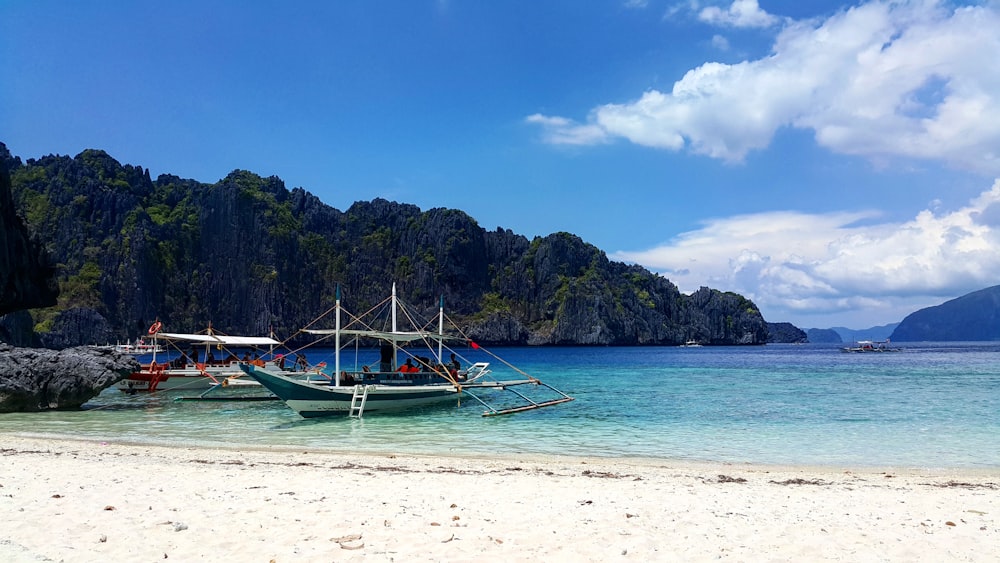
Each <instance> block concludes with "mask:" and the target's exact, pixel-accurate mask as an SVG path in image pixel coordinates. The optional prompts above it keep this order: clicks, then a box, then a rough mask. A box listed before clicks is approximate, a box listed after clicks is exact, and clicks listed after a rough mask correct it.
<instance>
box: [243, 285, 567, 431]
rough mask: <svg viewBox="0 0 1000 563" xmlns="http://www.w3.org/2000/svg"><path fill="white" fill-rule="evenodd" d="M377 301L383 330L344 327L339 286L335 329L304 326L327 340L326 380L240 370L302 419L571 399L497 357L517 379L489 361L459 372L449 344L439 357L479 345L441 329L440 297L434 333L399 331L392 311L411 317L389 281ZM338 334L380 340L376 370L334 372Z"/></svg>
mask: <svg viewBox="0 0 1000 563" xmlns="http://www.w3.org/2000/svg"><path fill="white" fill-rule="evenodd" d="M383 304H384V305H385V304H387V306H388V310H389V312H390V314H391V325H390V326H391V328H390V329H389V330H375V329H373V328H372V324H374V323H371V324H369V323H367V322H366V321H364V320H363V319H360V318H358V317H353V316H351V320H350V322H349V323H348V325H347V326H345V327H342V326H341V312H342V309H341V304H340V289H339V287H338V289H337V299H336V307H335V312H336V321H335V327H334V328H333V329H304V330H303V332H305V333H308V334H313V335H321V336H323V337H324V338H327V337H330V336H332V337H333V338H334V350H335V351H334V366H333V372H332V373H330V374H329V375H330V381H329V382H316V381H306V380H302V379H297V378H294V377H290V376H288V375H286V374H282V373H279V372H276V371H274V370H273V369H271V368H269V367H267V366H257V365H252V364H249V365H248V364H241V365H240V369H242V370H243V371H244V372H246V373H247V375H249V376H250V377H252V378H253V379H255V380H257V381H259V382H260V384H261V385H263V386H264V387H265V388H267V389H268V390H269V391H270V392H271V393H274V394H275V395H276V396H278V398H280V399H281V400H282V401H284V402H285V404H286V405H288V407H289V408H291V409H292V410H294V411H295V412H297V413H298V414H299V415H301V416H302V417H305V418H315V417H323V416H331V415H336V414H349V415H351V416H357V417H361V416H362V415H363V414H364V413H365V412H370V411H385V410H401V409H406V408H410V407H415V406H419V405H429V404H435V403H443V402H447V401H455V400H456V399H457V398H458V397H459V396H460V395H461V396H468V397H471V398H473V399H474V400H477V401H479V402H480V403H482V404H483V405H484V406H485V407H486V408H487V411H486V412H484V416H493V415H499V414H508V413H512V412H520V411H524V410H531V409H536V408H541V407H546V406H551V405H556V404H559V403H564V402H567V401H571V400H573V398H572V397H570V396H569V395H566V394H565V393H563V392H561V391H559V390H557V389H555V388H553V387H551V386H549V385H546V384H544V383H542V382H541V381H539V380H538V379H536V378H534V377H531V376H529V375H527V374H526V373H524V372H522V371H520V370H517V368H513V366H510V365H509V364H506V362H504V363H505V364H506V365H508V366H509V367H511V368H513V370H514V371H516V372H517V373H518V374H520V376H519V377H511V378H508V379H505V380H498V379H496V378H495V376H494V375H493V371H492V370H491V369H490V363H489V362H475V363H474V364H473V365H472V366H471V367H470V368H469V369H467V370H461V369H460V368H459V366H460V364H459V362H458V360H457V359H456V358H455V352H454V350H453V349H452V348H450V347H448V348H447V349H448V350H449V351H451V358H452V359H451V360H449V361H446V360H445V359H444V350H445V348H446V343H447V345H450V344H456V343H457V344H461V345H466V344H468V345H469V346H470V347H471V348H472V349H475V350H481V347H480V346H478V345H477V344H475V343H473V342H471V341H469V340H468V339H467V338H464V337H461V336H451V335H447V334H445V333H444V319H445V316H444V305H443V299H442V304H441V306H440V308H439V312H438V331H437V332H431V331H427V330H423V329H421V328H415V329H413V330H406V331H403V330H399V329H398V325H397V313H396V312H397V308H399V309H402V310H403V312H404V315H406V317H407V318H408V319H411V316H410V314H409V313H408V312H407V311H406V310H405V308H403V307H402V306H401V305H400V302H399V300H398V299H397V297H396V286H395V285H393V288H392V295H391V297H390V298H389V299H388V300H387V301H386V302H383ZM424 326H427V325H424ZM345 336H346V337H349V338H352V339H354V340H355V342H357V341H359V340H364V341H377V342H379V343H380V355H379V361H378V362H377V365H376V366H374V367H375V369H372V367H371V366H368V365H363V366H362V368H361V370H360V371H358V370H354V371H348V370H342V369H341V361H340V354H341V339H342V337H345ZM421 344H422V345H424V346H425V347H426V350H427V351H426V354H427V355H426V356H425V355H421V354H418V353H416V352H415V351H414V348H415V347H416V345H421ZM435 347H436V348H435ZM400 354H402V355H404V356H406V360H405V362H404V363H400V362H399V355H400ZM493 357H496V356H493ZM501 362H502V360H501ZM522 385H530V386H532V387H534V388H536V389H539V390H541V391H542V393H543V395H544V396H543V397H537V396H536V397H532V396H530V394H529V393H527V392H521V391H518V390H517V389H515V388H518V386H522ZM474 390H504V391H510V392H511V393H513V394H514V395H515V396H516V397H517V398H518V399H519V400H520V402H519V404H516V405H514V406H510V405H509V404H505V405H504V406H501V407H499V408H498V407H496V406H493V405H491V404H490V403H489V402H487V401H486V400H485V399H484V398H483V397H481V396H479V395H477V394H475V393H473V392H472V391H474Z"/></svg>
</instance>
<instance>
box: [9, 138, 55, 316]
mask: <svg viewBox="0 0 1000 563" xmlns="http://www.w3.org/2000/svg"><path fill="white" fill-rule="evenodd" d="M11 160H12V159H11V156H10V153H9V152H8V151H7V147H6V146H5V145H4V144H3V143H0V315H5V314H7V313H10V312H13V311H17V310H20V309H29V308H33V307H48V306H51V305H55V304H56V297H57V296H58V295H59V289H58V287H57V286H56V284H55V281H54V278H53V273H54V271H55V270H54V268H53V267H52V266H51V265H50V264H49V262H48V259H47V258H46V255H45V254H44V252H43V249H42V248H43V247H42V246H41V245H40V244H38V242H37V241H35V240H33V239H32V238H31V237H30V236H29V235H28V230H27V228H25V226H24V223H23V222H22V221H21V218H20V217H18V216H17V214H16V213H15V211H14V209H15V207H14V200H13V197H12V194H11V182H10V174H9V172H8V170H7V163H8V161H11ZM15 162H16V161H15Z"/></svg>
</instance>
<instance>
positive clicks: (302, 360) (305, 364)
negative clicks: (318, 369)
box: [295, 354, 309, 370]
mask: <svg viewBox="0 0 1000 563" xmlns="http://www.w3.org/2000/svg"><path fill="white" fill-rule="evenodd" d="M295 366H296V367H298V368H299V369H301V370H306V369H309V360H306V355H305V354H298V355H297V356H295Z"/></svg>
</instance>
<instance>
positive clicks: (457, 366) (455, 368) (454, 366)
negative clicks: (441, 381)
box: [448, 354, 462, 376]
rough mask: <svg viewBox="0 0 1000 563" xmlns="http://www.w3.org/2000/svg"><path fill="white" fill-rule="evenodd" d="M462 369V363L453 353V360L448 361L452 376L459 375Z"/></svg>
mask: <svg viewBox="0 0 1000 563" xmlns="http://www.w3.org/2000/svg"><path fill="white" fill-rule="evenodd" d="M461 369H462V364H461V363H460V362H459V361H458V358H456V357H455V354H452V355H451V361H450V362H448V370H449V371H450V372H451V375H452V376H457V375H458V372H459V371H460V370H461Z"/></svg>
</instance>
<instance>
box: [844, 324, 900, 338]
mask: <svg viewBox="0 0 1000 563" xmlns="http://www.w3.org/2000/svg"><path fill="white" fill-rule="evenodd" d="M897 326H899V323H890V324H887V325H882V326H873V327H871V328H863V329H860V330H854V329H850V328H844V327H842V326H835V327H833V328H832V329H830V330H833V331H836V332H837V334H839V335H840V341H841V342H857V341H858V340H885V339H886V338H889V336H890V335H891V334H892V331H893V330H895V329H896V327H897ZM893 338H894V339H895V337H893Z"/></svg>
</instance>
